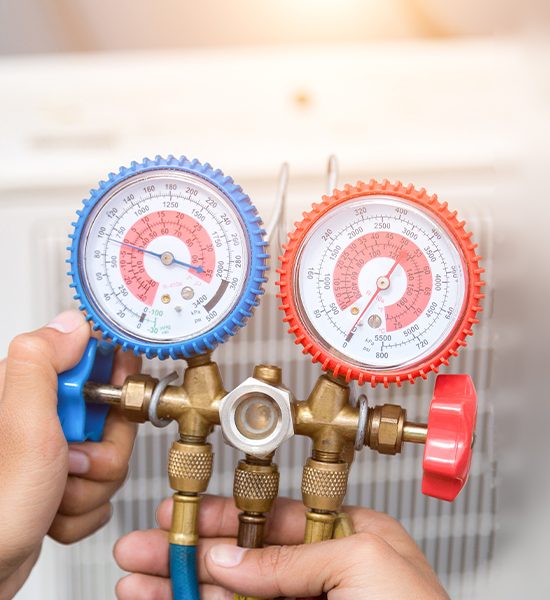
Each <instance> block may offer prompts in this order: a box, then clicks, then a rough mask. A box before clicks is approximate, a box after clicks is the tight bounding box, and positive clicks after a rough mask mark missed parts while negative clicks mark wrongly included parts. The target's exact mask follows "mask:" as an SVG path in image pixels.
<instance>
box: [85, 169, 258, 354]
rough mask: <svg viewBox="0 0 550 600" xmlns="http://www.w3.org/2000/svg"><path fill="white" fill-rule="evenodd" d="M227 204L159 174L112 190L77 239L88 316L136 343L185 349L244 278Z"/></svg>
mask: <svg viewBox="0 0 550 600" xmlns="http://www.w3.org/2000/svg"><path fill="white" fill-rule="evenodd" d="M245 231H246V230H245V227H244V225H243V223H242V220H241V218H240V216H239V215H238V213H237V211H236V209H235V208H234V206H233V204H232V202H231V201H230V200H229V199H228V198H227V197H226V196H225V195H224V194H223V193H222V192H221V191H220V190H219V189H217V188H216V187H215V186H213V185H211V184H210V183H208V182H207V181H205V180H204V179H202V178H201V177H199V176H194V175H191V174H188V173H185V172H182V171H176V170H169V169H159V170H157V171H149V172H146V173H139V174H137V175H135V176H133V177H130V178H129V179H127V180H125V181H123V182H122V183H121V184H119V185H117V186H115V187H114V188H113V189H112V190H110V191H109V192H108V193H107V194H106V196H105V197H104V198H102V199H101V200H100V201H99V202H98V204H97V205H96V206H95V207H94V208H93V210H92V211H91V213H90V215H89V217H88V219H87V220H86V223H85V225H84V230H83V232H82V236H81V242H80V247H79V268H80V273H81V279H82V281H83V284H84V287H85V288H86V292H87V296H88V297H89V298H90V299H91V300H92V302H93V304H94V308H95V309H96V310H97V311H98V312H99V313H100V314H101V315H102V317H103V318H104V319H105V320H106V321H107V322H108V323H109V324H110V326H111V327H113V328H114V329H115V330H117V331H118V332H122V334H125V335H130V336H131V337H132V338H135V339H137V340H145V341H152V342H157V343H164V342H166V343H169V342H174V341H185V340H189V339H191V338H194V337H196V336H198V335H201V334H203V333H205V332H206V331H209V330H211V329H212V328H213V327H215V326H216V325H217V324H218V323H220V322H221V321H222V320H223V319H224V318H225V317H226V316H227V315H228V313H229V312H230V311H231V310H232V309H233V308H234V307H235V305H236V304H237V302H238V301H239V299H240V295H241V293H242V291H243V287H244V285H245V283H246V279H247V274H248V269H249V260H250V259H249V256H250V252H249V247H248V237H247V235H246V233H245Z"/></svg>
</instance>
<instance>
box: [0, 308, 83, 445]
mask: <svg viewBox="0 0 550 600" xmlns="http://www.w3.org/2000/svg"><path fill="white" fill-rule="evenodd" d="M89 337H90V327H89V325H88V323H87V322H86V319H85V317H84V316H83V315H82V314H81V313H80V312H77V311H74V310H71V311H66V312H64V313H61V314H60V315H58V316H57V317H56V318H55V319H54V320H53V321H52V322H51V323H49V324H48V325H47V326H46V327H43V328H41V329H37V330H35V331H32V332H30V333H23V334H21V335H18V336H17V337H16V338H14V339H13V341H12V342H11V344H10V346H9V349H8V357H7V359H6V361H5V363H4V371H5V377H4V386H3V388H4V389H3V394H2V398H1V400H0V429H1V430H2V432H3V433H6V430H8V429H9V430H12V433H15V432H17V434H19V435H21V436H22V438H23V439H24V440H25V439H27V440H28V439H29V435H31V434H32V435H33V436H34V435H37V434H38V436H39V438H38V439H40V438H43V437H44V435H47V434H49V431H48V429H49V428H48V426H49V425H50V424H53V423H52V421H53V420H54V419H55V420H56V425H57V424H58V421H57V375H58V374H59V373H62V372H63V371H66V370H67V369H70V368H72V367H74V366H75V365H76V364H77V363H78V361H79V360H80V358H81V357H82V354H83V353H84V349H85V347H86V343H87V342H88V339H89ZM34 425H36V427H34ZM14 430H15V431H14ZM40 432H42V435H41V434H40ZM11 437H12V439H13V438H14V437H16V436H15V435H11ZM38 439H36V438H35V441H34V445H36V443H37V441H38Z"/></svg>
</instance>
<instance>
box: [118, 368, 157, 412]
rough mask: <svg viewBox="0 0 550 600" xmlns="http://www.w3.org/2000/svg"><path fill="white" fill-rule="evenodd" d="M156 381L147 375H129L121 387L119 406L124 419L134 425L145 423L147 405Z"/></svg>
mask: <svg viewBox="0 0 550 600" xmlns="http://www.w3.org/2000/svg"><path fill="white" fill-rule="evenodd" d="M157 383H158V379H154V378H153V377H150V376H149V375H131V376H130V377H127V378H126V381H125V382H124V385H123V386H122V394H121V400H120V406H121V408H122V410H123V411H124V415H125V417H126V418H127V419H128V420H129V421H133V422H134V423H145V421H147V420H148V418H149V404H150V403H151V396H152V395H153V391H154V389H155V386H156V385H157Z"/></svg>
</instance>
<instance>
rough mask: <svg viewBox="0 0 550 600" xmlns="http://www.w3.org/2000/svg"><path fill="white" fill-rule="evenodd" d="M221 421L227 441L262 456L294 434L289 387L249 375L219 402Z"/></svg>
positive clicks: (245, 451) (240, 448) (272, 450)
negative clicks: (279, 385) (278, 385)
mask: <svg viewBox="0 0 550 600" xmlns="http://www.w3.org/2000/svg"><path fill="white" fill-rule="evenodd" d="M220 425H221V429H222V433H223V436H224V438H225V440H226V441H227V443H228V444H230V445H231V446H233V447H234V448H237V449H238V450H242V451H243V452H244V453H245V454H250V455H252V456H257V457H263V456H267V455H269V454H271V453H272V452H274V451H275V450H276V449H277V448H278V447H279V446H280V445H281V444H282V443H283V442H285V441H286V440H287V439H289V438H290V437H292V436H293V435H294V424H293V419H292V398H291V394H290V392H289V391H288V390H286V389H285V388H282V387H277V386H274V385H271V384H269V383H266V382H265V381H262V380H260V379H256V378H254V377H249V378H248V379H246V380H245V381H243V382H242V383H241V384H240V385H238V386H237V387H236V388H235V389H234V390H232V391H231V392H229V393H228V394H227V395H226V396H225V397H224V398H223V400H222V401H221V404H220Z"/></svg>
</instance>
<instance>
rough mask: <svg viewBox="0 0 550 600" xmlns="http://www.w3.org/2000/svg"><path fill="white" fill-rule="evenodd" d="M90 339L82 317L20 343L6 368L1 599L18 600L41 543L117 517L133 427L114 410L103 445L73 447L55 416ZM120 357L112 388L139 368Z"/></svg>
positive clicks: (72, 315) (0, 468)
mask: <svg viewBox="0 0 550 600" xmlns="http://www.w3.org/2000/svg"><path fill="white" fill-rule="evenodd" d="M89 338H90V326H89V324H88V323H87V322H86V320H85V318H84V317H83V316H82V314H81V313H78V312H76V311H68V312H65V313H62V314H61V315H59V316H58V317H56V318H55V319H54V320H53V321H52V323H50V325H49V326H47V327H43V328H42V329H38V330H37V331H33V332H31V333H25V334H22V335H20V336H17V337H16V338H15V339H14V340H13V341H12V342H11V344H10V347H9V350H8V357H7V359H5V360H3V361H1V362H0V457H1V459H0V481H1V482H2V490H1V492H0V515H2V517H1V522H2V525H1V526H0V536H1V540H2V543H1V545H0V598H2V599H3V598H12V597H13V595H14V594H15V593H16V591H17V590H18V589H19V588H20V587H21V585H22V584H23V582H24V581H25V579H26V578H27V577H28V574H29V572H30V570H31V569H32V567H33V566H34V563H35V562H36V560H37V558H38V555H39V554H40V548H41V544H42V539H43V537H44V536H45V535H46V534H48V533H49V535H50V536H51V537H52V538H53V539H55V540H57V541H59V542H62V543H71V542H75V541H77V540H80V539H82V538H84V537H86V536H88V535H90V534H91V533H93V532H94V531H96V530H97V529H99V528H100V527H101V526H102V525H104V524H105V523H106V522H107V521H108V520H109V518H110V516H111V505H110V502H109V499H110V498H111V496H112V495H113V494H114V493H115V491H116V490H117V489H118V488H119V487H120V486H121V485H122V483H123V482H124V479H125V477H126V473H127V469H128V460H129V457H130V454H131V452H132V447H133V443H134V438H135V432H136V428H135V425H133V424H131V423H129V422H127V421H126V420H125V419H123V417H122V416H121V415H120V414H119V413H117V412H116V411H114V410H111V411H110V414H109V415H108V417H107V421H106V425H105V432H104V436H103V441H102V442H100V443H96V442H84V443H82V444H69V445H68V444H67V442H66V440H65V437H64V435H63V431H62V429H61V424H60V422H59V419H58V417H57V375H58V374H59V373H62V372H63V371H66V370H68V369H70V368H72V367H73V366H75V365H76V364H77V363H78V361H79V360H80V358H81V357H82V354H83V353H84V349H85V347H86V344H87V343H88V340H89ZM139 366H140V361H139V359H138V358H137V357H135V356H133V355H130V354H125V353H122V352H120V351H119V352H117V353H116V358H115V366H114V372H113V383H115V384H122V382H123V381H124V379H125V378H126V375H128V374H130V373H132V372H134V371H136V370H137V369H139Z"/></svg>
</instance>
